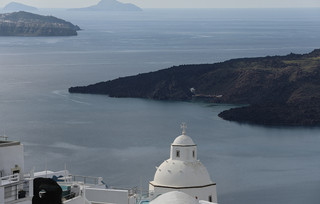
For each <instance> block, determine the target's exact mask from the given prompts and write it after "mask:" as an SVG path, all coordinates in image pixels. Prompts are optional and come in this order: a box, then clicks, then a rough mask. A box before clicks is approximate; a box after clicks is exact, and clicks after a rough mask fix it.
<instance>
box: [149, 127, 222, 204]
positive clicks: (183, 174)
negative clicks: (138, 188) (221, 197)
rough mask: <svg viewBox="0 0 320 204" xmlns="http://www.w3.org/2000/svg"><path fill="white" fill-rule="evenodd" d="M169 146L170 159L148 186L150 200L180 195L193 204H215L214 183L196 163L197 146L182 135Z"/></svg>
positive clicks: (198, 162) (184, 133)
mask: <svg viewBox="0 0 320 204" xmlns="http://www.w3.org/2000/svg"><path fill="white" fill-rule="evenodd" d="M185 128H186V127H185V126H183V131H182V135H180V136H178V137H177V138H176V139H175V140H174V141H173V143H172V144H171V151H170V158H169V159H168V160H165V161H164V162H163V163H162V164H161V165H160V166H159V167H158V168H157V171H156V173H155V175H154V180H153V181H151V182H150V183H149V192H150V194H151V195H153V196H154V197H157V196H159V195H161V194H164V193H167V192H170V191H181V192H184V193H186V194H188V195H190V196H192V197H193V198H195V199H196V200H204V201H209V202H214V203H216V202H217V193H216V183H214V182H212V180H211V178H210V175H209V173H208V171H207V169H206V167H205V166H204V165H203V164H202V163H201V162H200V161H199V160H198V159H197V145H196V144H195V143H194V142H193V140H192V139H191V138H190V137H189V136H187V135H186V132H185Z"/></svg>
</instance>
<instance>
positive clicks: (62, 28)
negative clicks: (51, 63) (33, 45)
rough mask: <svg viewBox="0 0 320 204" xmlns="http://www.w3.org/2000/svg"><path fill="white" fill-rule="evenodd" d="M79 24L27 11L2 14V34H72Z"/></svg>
mask: <svg viewBox="0 0 320 204" xmlns="http://www.w3.org/2000/svg"><path fill="white" fill-rule="evenodd" d="M79 30H80V28H79V26H76V25H73V24H72V23H70V22H67V21H65V20H62V19H59V18H56V17H53V16H42V15H37V14H33V13H29V12H25V11H19V12H13V13H5V14H0V36H72V35H77V31H79Z"/></svg>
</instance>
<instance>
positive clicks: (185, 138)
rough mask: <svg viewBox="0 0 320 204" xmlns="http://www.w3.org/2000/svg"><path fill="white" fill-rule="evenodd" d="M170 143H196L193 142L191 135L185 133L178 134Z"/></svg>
mask: <svg viewBox="0 0 320 204" xmlns="http://www.w3.org/2000/svg"><path fill="white" fill-rule="evenodd" d="M172 145H178V146H180V145H182V146H183V145H196V144H195V143H194V142H193V140H192V139H191V137H189V136H187V135H180V136H178V137H177V138H176V139H175V140H174V141H173V143H172Z"/></svg>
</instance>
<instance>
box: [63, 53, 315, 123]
mask: <svg viewBox="0 0 320 204" xmlns="http://www.w3.org/2000/svg"><path fill="white" fill-rule="evenodd" d="M69 92H70V93H91V94H106V95H109V96H111V97H139V98H151V99H157V100H197V99H199V100H206V101H208V102H214V103H237V104H251V106H247V107H243V108H235V109H231V110H227V111H224V112H222V113H221V114H219V116H220V117H222V118H224V119H226V120H232V121H238V122H248V123H256V124H266V125H270V124H271V125H320V114H319V113H320V49H316V50H314V51H312V52H311V53H308V54H293V53H291V54H289V55H286V56H267V57H257V58H241V59H232V60H228V61H225V62H221V63H215V64H200V65H180V66H174V67H171V68H168V69H163V70H159V71H155V72H150V73H144V74H138V75H136V76H129V77H122V78H118V79H115V80H110V81H106V82H100V83H97V84H93V85H89V86H79V87H71V88H70V89H69Z"/></svg>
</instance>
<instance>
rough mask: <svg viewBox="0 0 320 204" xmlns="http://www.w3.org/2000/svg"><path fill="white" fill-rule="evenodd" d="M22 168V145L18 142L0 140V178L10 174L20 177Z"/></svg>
mask: <svg viewBox="0 0 320 204" xmlns="http://www.w3.org/2000/svg"><path fill="white" fill-rule="evenodd" d="M1 137H3V136H1ZM23 167H24V156H23V145H22V144H21V143H20V142H15V141H7V140H0V177H4V176H9V175H12V174H20V175H21V176H22V175H23Z"/></svg>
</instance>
